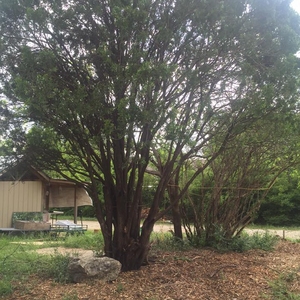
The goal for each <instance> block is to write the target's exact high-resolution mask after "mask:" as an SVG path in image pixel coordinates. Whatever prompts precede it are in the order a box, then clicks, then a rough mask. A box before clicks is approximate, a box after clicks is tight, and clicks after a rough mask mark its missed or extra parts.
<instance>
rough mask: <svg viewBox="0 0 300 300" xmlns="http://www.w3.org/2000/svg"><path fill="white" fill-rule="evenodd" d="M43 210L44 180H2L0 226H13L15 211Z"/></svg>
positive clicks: (0, 189)
mask: <svg viewBox="0 0 300 300" xmlns="http://www.w3.org/2000/svg"><path fill="white" fill-rule="evenodd" d="M38 211H43V202H42V182H40V181H24V182H22V181H0V228H8V227H12V214H13V212H38Z"/></svg>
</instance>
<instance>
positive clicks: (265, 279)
mask: <svg viewBox="0 0 300 300" xmlns="http://www.w3.org/2000/svg"><path fill="white" fill-rule="evenodd" d="M62 250H63V249H62ZM76 251H78V249H77V250H76ZM150 259H151V260H150V264H149V265H147V266H143V267H142V268H141V270H139V271H133V272H127V273H121V274H120V275H119V277H118V279H117V280H116V281H114V282H110V283H107V282H102V281H100V280H97V279H91V280H89V281H87V282H84V283H79V284H58V283H55V282H54V281H53V280H45V279H42V278H37V277H35V276H33V277H32V278H30V280H28V281H27V282H22V283H21V282H14V283H13V285H14V290H15V292H14V293H13V294H12V295H11V296H9V297H7V298H4V299H5V300H13V299H14V300H15V299H20V300H21V299H23V300H52V299H54V300H77V299H82V300H98V299H99V300H100V299H101V300H103V299H106V300H112V299H130V300H131V299H132V300H136V299H140V300H142V299H143V300H146V299H148V300H150V299H151V300H169V299H173V300H189V299H200V300H201V299H207V300H208V299H209V300H219V299H222V300H223V299H224V300H227V299H228V300H244V299H249V300H250V299H278V298H276V297H272V296H270V293H271V289H270V285H269V283H270V282H271V281H274V280H275V279H276V278H279V276H280V275H281V274H288V273H290V274H293V277H291V278H290V285H291V286H290V289H291V290H292V291H294V292H295V293H300V284H299V283H300V244H299V243H292V242H289V241H286V240H282V241H281V242H280V243H279V244H278V246H277V248H276V250H275V251H272V252H264V251H262V250H251V251H248V252H245V253H219V252H216V251H214V250H212V249H201V250H191V251H185V252H164V251H161V252H155V253H152V256H151V257H150ZM280 299H284V298H280Z"/></svg>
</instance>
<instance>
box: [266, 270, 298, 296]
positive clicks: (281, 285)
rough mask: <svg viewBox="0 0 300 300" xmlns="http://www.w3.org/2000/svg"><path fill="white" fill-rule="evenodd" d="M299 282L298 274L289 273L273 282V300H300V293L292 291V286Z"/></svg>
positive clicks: (271, 285)
mask: <svg viewBox="0 0 300 300" xmlns="http://www.w3.org/2000/svg"><path fill="white" fill-rule="evenodd" d="M298 280H299V276H298V275H297V272H289V273H287V274H283V275H281V276H280V277H279V278H277V279H276V280H274V281H273V282H271V283H270V287H271V299H276V300H300V293H294V292H292V291H291V286H292V285H293V284H294V283H296V282H297V281H298Z"/></svg>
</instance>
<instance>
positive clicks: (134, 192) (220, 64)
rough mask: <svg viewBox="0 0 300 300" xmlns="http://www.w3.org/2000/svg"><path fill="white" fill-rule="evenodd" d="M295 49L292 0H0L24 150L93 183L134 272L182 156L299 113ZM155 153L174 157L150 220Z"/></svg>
mask: <svg viewBox="0 0 300 300" xmlns="http://www.w3.org/2000/svg"><path fill="white" fill-rule="evenodd" d="M298 48H299V16H297V15H296V14H295V13H293V11H292V10H291V9H290V7H289V1H283V0H273V1H267V0H259V1H256V0H252V1H246V0H238V1H237V0H227V1H215V0H212V1H206V0H167V1H166V0H157V1H154V0H105V1H104V0H90V1H82V0H72V1H71V0H57V1H50V0H34V1H33V0H11V1H7V0H0V56H1V63H0V64H1V66H0V70H1V87H2V92H3V94H5V96H6V104H7V105H8V108H12V107H13V106H14V107H15V108H16V110H15V111H16V114H18V115H17V116H16V118H18V120H22V119H23V120H24V122H28V124H29V126H27V127H26V130H27V132H28V130H29V134H27V139H19V140H18V147H17V148H16V149H19V151H21V150H22V151H24V153H26V154H27V157H31V159H32V161H31V162H32V163H35V164H36V165H37V166H39V167H40V168H43V169H52V170H56V171H57V172H59V173H60V174H61V175H62V176H64V177H66V178H69V179H72V180H74V181H76V182H78V183H81V184H83V185H84V186H85V187H86V188H87V191H88V192H89V194H90V195H91V197H92V199H93V203H94V206H95V208H96V214H97V219H98V220H99V223H100V225H101V229H102V233H103V236H104V241H105V254H106V255H108V256H110V257H113V258H116V259H118V260H119V261H120V262H121V263H122V269H123V270H131V269H138V268H139V267H140V266H141V265H142V263H143V261H144V260H145V258H146V256H147V254H148V251H149V239H150V234H151V231H152V229H153V226H154V223H155V222H156V221H157V219H158V218H160V217H161V215H162V214H163V211H160V210H159V207H160V203H161V201H162V199H163V198H164V193H165V191H166V189H167V188H168V185H169V183H170V182H171V183H172V180H174V178H176V177H174V175H175V174H177V173H178V169H179V168H181V166H182V165H183V163H184V161H186V160H187V159H191V158H192V157H195V156H197V157H201V159H203V160H206V161H207V162H208V163H209V162H211V161H212V160H213V159H214V158H216V157H217V156H218V154H219V153H221V152H222V151H223V149H225V146H226V145H227V144H228V143H230V140H231V138H232V137H233V136H235V135H237V134H240V133H241V132H243V131H244V130H245V128H247V127H248V126H250V125H251V124H252V123H253V122H255V121H256V120H258V119H259V118H262V117H266V116H267V115H269V114H271V113H276V112H277V113H278V112H280V111H283V110H288V109H292V108H293V105H294V103H295V100H296V94H295V89H296V81H297V76H298V66H297V63H298V60H297V58H296V57H295V56H294V55H293V54H294V53H295V52H296V51H297V50H298ZM212 137H214V139H218V141H219V143H218V145H220V147H219V148H218V149H215V151H214V152H213V153H211V154H210V157H204V153H203V151H202V149H203V147H204V146H206V145H207V143H208V142H209V140H210V139H211V138H212ZM23 143H24V144H23ZM22 145H23V147H22ZM151 149H156V151H158V150H159V151H162V152H164V157H165V159H164V161H163V165H162V166H161V169H160V176H159V177H158V180H157V186H156V187H155V192H154V196H153V200H152V204H151V207H150V210H149V214H148V216H147V217H146V219H145V220H144V221H143V224H142V227H141V228H140V222H141V209H142V205H143V203H142V201H143V180H144V175H145V172H146V169H147V166H148V165H149V162H150V161H151V158H152V152H151ZM22 151H21V152H22ZM19 153H20V152H19ZM20 154H21V153H20ZM199 172H200V171H198V173H199ZM196 175H197V172H196V173H195V176H196ZM195 176H192V177H191V179H190V180H191V181H192V180H193V179H194V178H195ZM187 186H188V185H187ZM181 192H182V193H184V192H185V191H184V190H183V191H181ZM100 196H101V197H100ZM102 197H103V199H104V200H101V199H102ZM176 197H177V196H176ZM177 198H178V199H179V198H180V195H178V197H177ZM175 204H176V201H173V202H172V205H175Z"/></svg>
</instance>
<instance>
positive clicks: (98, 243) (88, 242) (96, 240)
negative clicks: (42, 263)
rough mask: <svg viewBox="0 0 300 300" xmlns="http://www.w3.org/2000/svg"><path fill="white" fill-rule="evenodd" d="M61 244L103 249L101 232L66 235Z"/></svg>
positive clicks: (97, 249)
mask: <svg viewBox="0 0 300 300" xmlns="http://www.w3.org/2000/svg"><path fill="white" fill-rule="evenodd" d="M61 245H62V246H64V247H66V248H82V249H89V250H95V251H99V249H103V247H104V240H103V236H102V234H95V233H93V232H86V233H85V234H80V235H70V236H68V237H67V238H66V239H65V240H64V241H63V243H62V244H61Z"/></svg>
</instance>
